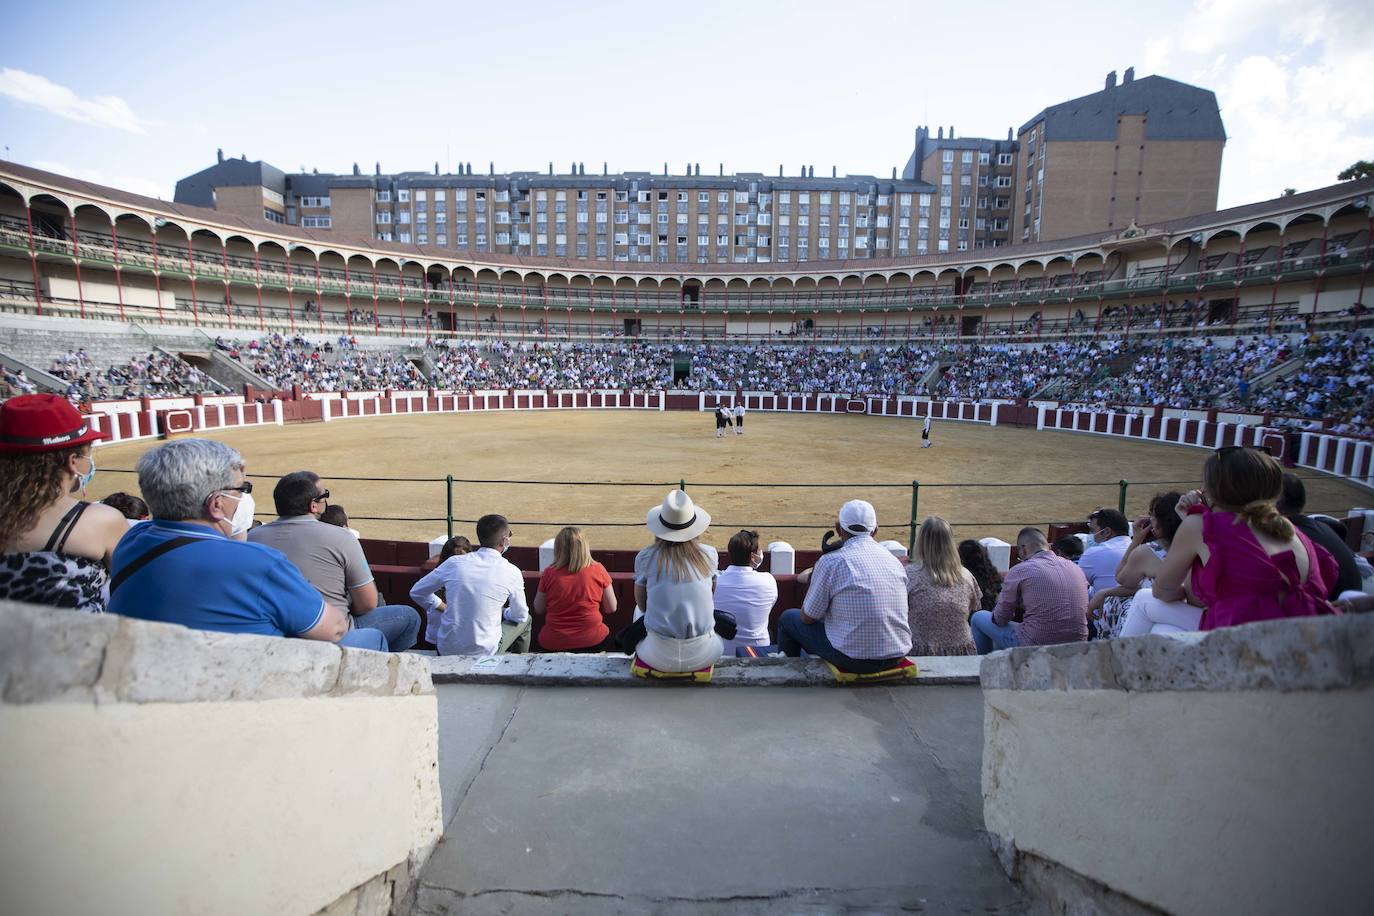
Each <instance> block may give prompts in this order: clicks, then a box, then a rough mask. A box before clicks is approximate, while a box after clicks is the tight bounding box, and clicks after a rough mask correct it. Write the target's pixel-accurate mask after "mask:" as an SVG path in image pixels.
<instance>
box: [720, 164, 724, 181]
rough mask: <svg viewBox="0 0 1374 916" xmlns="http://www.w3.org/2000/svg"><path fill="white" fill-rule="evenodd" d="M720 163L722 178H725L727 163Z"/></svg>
mask: <svg viewBox="0 0 1374 916" xmlns="http://www.w3.org/2000/svg"><path fill="white" fill-rule="evenodd" d="M719 165H720V177H721V178H724V177H725V163H724V162H722V163H719Z"/></svg>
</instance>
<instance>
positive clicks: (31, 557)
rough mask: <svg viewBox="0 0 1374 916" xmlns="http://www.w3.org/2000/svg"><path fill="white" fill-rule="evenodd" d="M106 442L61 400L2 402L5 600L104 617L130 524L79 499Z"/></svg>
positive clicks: (0, 585) (0, 514)
mask: <svg viewBox="0 0 1374 916" xmlns="http://www.w3.org/2000/svg"><path fill="white" fill-rule="evenodd" d="M104 438H105V435H104V433H101V432H98V431H97V430H94V429H91V428H90V426H89V425H87V423H86V421H85V419H84V418H82V416H81V414H79V413H77V412H76V410H75V408H73V407H72V406H71V405H70V404H68V403H67V402H66V401H65V400H63V399H62V398H60V397H58V396H57V395H52V394H27V395H20V396H19V397H16V398H11V399H9V400H8V401H5V402H4V403H3V404H0V551H3V553H0V599H8V600H10V601H27V602H29V603H31V604H46V605H50V606H52V607H58V608H68V609H71V610H77V611H89V612H91V613H95V614H99V613H102V612H104V610H105V593H104V588H105V582H106V569H107V568H108V567H109V564H110V558H111V557H112V556H113V554H114V551H115V547H116V545H118V544H119V541H120V538H122V537H123V536H124V535H125V533H126V532H127V531H128V530H129V526H128V523H127V522H126V521H125V520H124V516H122V515H120V514H119V512H118V511H116V510H115V509H112V508H110V507H109V506H102V505H99V504H98V503H97V504H91V503H87V502H84V501H81V500H79V499H77V498H76V496H75V495H74V494H77V493H78V492H79V493H81V494H82V495H84V494H85V491H86V487H87V486H88V485H89V484H90V482H91V478H93V477H94V476H95V459H94V458H93V457H92V456H91V443H92V442H95V441H97V440H99V439H104Z"/></svg>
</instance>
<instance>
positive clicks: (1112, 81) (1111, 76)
mask: <svg viewBox="0 0 1374 916" xmlns="http://www.w3.org/2000/svg"><path fill="white" fill-rule="evenodd" d="M1115 87H1116V71H1115V70H1113V71H1112V72H1111V73H1108V74H1107V85H1106V86H1105V87H1104V88H1107V89H1113V88H1115Z"/></svg>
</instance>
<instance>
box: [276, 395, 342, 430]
mask: <svg viewBox="0 0 1374 916" xmlns="http://www.w3.org/2000/svg"><path fill="white" fill-rule="evenodd" d="M328 403H329V402H328V401H325V404H326V405H327V404H328ZM325 419H326V420H327V419H329V417H328V416H327V415H326V417H325ZM272 422H273V423H275V424H277V425H278V426H281V425H283V424H284V423H285V422H286V421H285V420H283V419H282V415H281V398H273V399H272Z"/></svg>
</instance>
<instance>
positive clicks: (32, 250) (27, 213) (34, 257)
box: [24, 203, 156, 315]
mask: <svg viewBox="0 0 1374 916" xmlns="http://www.w3.org/2000/svg"><path fill="white" fill-rule="evenodd" d="M24 218H25V219H26V220H28V223H29V265H30V266H31V267H32V268H33V306H34V308H35V309H37V310H38V314H40V315H41V314H43V291H42V287H41V286H40V285H39V283H38V249H37V248H36V247H34V244H33V208H32V207H30V206H29V205H28V203H25V204H24ZM154 252H156V249H154Z"/></svg>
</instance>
